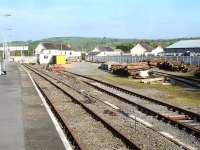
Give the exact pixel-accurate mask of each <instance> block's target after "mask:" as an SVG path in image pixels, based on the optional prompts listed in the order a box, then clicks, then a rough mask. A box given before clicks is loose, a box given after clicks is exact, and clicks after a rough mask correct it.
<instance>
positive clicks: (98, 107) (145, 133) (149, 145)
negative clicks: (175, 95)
mask: <svg viewBox="0 0 200 150" xmlns="http://www.w3.org/2000/svg"><path fill="white" fill-rule="evenodd" d="M71 79H72V78H71ZM72 80H73V79H72ZM72 80H70V79H69V80H67V81H68V82H69V83H70V84H71V85H76V87H79V88H80V87H81V84H79V83H80V82H79V81H76V82H74V81H72ZM84 87H85V85H84ZM65 89H66V91H68V92H70V93H72V92H73V90H71V89H69V88H66V87H65ZM84 89H86V87H85V88H84ZM93 90H94V89H93ZM74 93H75V92H74ZM75 96H76V97H77V98H79V99H80V100H81V96H80V95H79V94H78V93H76V94H75ZM82 101H83V102H85V104H87V105H88V106H89V107H90V108H91V109H92V110H94V111H95V112H98V114H99V115H101V116H102V117H103V118H104V119H106V120H107V121H108V122H110V123H111V124H113V125H114V126H116V127H117V128H118V129H119V130H121V131H122V132H123V133H126V134H127V135H128V137H129V138H130V139H131V140H132V141H133V142H137V143H138V144H139V145H140V146H141V147H142V149H181V148H180V147H179V146H177V145H176V144H174V143H172V142H171V141H169V140H168V139H166V138H164V137H162V136H160V135H159V134H157V133H156V132H154V131H153V130H151V129H148V128H146V127H145V126H143V125H140V124H137V127H136V128H137V130H136V131H135V130H134V127H135V123H134V121H133V120H131V119H129V118H127V117H125V116H124V115H122V114H120V113H118V112H114V111H113V109H112V108H110V107H108V106H107V105H103V104H102V103H101V102H99V101H92V102H91V101H85V100H84V99H83V98H82ZM106 112H108V114H107V113H106ZM105 113H106V115H105ZM146 137H148V138H146Z"/></svg>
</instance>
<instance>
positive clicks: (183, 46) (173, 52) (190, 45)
mask: <svg viewBox="0 0 200 150" xmlns="http://www.w3.org/2000/svg"><path fill="white" fill-rule="evenodd" d="M164 53H165V55H170V56H184V55H185V56H186V55H188V54H189V55H191V56H200V39H197V40H180V41H178V42H176V43H174V44H172V45H170V46H168V47H166V48H165V49H164Z"/></svg>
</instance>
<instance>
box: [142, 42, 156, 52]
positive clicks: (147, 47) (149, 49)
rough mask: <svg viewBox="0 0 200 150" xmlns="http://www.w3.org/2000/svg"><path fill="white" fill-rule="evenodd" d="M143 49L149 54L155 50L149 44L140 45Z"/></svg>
mask: <svg viewBox="0 0 200 150" xmlns="http://www.w3.org/2000/svg"><path fill="white" fill-rule="evenodd" d="M139 44H140V45H141V46H142V47H144V48H145V49H146V50H147V52H151V51H152V50H153V47H151V46H150V45H148V44H145V43H139Z"/></svg>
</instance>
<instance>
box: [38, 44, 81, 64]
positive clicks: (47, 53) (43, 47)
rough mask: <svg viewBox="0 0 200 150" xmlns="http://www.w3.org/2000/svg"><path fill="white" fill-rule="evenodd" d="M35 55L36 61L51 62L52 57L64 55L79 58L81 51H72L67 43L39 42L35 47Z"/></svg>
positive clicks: (66, 57) (68, 57) (41, 62)
mask: <svg viewBox="0 0 200 150" xmlns="http://www.w3.org/2000/svg"><path fill="white" fill-rule="evenodd" d="M35 55H36V56H37V62H38V63H40V64H49V63H53V57H54V56H58V55H64V56H65V59H80V58H81V52H79V51H73V50H72V49H71V46H70V45H69V44H62V43H59V44H56V43H49V42H41V43H39V44H38V46H37V47H36V48H35Z"/></svg>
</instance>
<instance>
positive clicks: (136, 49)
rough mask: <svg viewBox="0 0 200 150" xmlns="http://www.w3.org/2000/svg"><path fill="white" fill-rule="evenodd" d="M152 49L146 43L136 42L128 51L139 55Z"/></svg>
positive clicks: (133, 54)
mask: <svg viewBox="0 0 200 150" xmlns="http://www.w3.org/2000/svg"><path fill="white" fill-rule="evenodd" d="M152 49H153V48H152V47H150V46H149V45H147V44H143V43H138V44H137V45H136V46H134V47H133V48H132V49H131V50H130V51H131V55H132V56H141V55H145V53H146V52H151V51H152Z"/></svg>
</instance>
